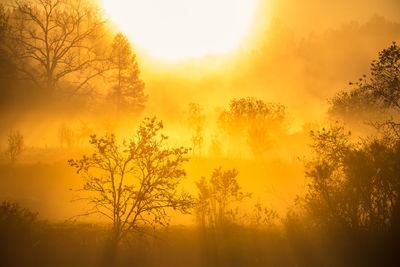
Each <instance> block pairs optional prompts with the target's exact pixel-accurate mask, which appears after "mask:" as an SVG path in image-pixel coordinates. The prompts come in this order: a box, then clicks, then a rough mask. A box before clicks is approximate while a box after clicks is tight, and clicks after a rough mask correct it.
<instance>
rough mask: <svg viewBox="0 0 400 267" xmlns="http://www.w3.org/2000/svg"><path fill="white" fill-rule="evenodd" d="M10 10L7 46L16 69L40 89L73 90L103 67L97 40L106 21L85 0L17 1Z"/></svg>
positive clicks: (69, 92)
mask: <svg viewBox="0 0 400 267" xmlns="http://www.w3.org/2000/svg"><path fill="white" fill-rule="evenodd" d="M11 14H12V16H11V17H10V29H9V31H8V34H7V36H8V42H7V43H8V49H9V51H10V52H11V53H12V55H13V58H14V60H15V63H16V66H17V69H18V70H19V72H20V73H21V74H22V75H23V76H24V77H25V78H26V79H29V80H30V81H31V82H33V83H34V84H35V85H36V87H37V88H39V89H42V90H44V93H45V94H44V95H53V94H54V92H56V91H57V92H59V93H61V94H63V95H67V96H69V97H71V96H74V95H76V94H77V93H78V92H80V91H81V90H82V89H83V88H84V87H85V86H86V85H88V83H89V81H91V80H92V79H93V78H94V77H96V76H98V75H99V74H101V73H102V72H104V71H105V70H106V68H105V66H106V64H105V61H104V57H103V55H101V50H100V47H99V46H98V45H96V42H98V39H99V36H100V34H101V32H102V29H103V25H104V21H103V20H102V19H101V18H100V14H99V12H98V10H97V9H96V8H94V7H93V6H90V5H89V4H88V3H87V2H85V1H80V0H76V1H75V0H72V1H69V0H32V1H15V4H14V7H13V9H12V11H11ZM65 84H68V86H64V87H63V85H65ZM86 93H87V92H86Z"/></svg>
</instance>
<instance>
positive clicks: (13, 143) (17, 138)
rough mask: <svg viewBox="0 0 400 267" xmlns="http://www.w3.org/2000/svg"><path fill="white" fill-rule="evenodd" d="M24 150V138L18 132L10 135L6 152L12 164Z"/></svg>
mask: <svg viewBox="0 0 400 267" xmlns="http://www.w3.org/2000/svg"><path fill="white" fill-rule="evenodd" d="M23 150H24V137H23V136H22V135H21V133H20V132H19V131H18V130H17V131H12V132H10V133H9V135H8V148H7V150H6V155H7V157H8V158H9V160H10V162H11V163H12V164H14V163H15V162H16V161H17V159H18V157H19V156H20V155H21V153H22V151H23Z"/></svg>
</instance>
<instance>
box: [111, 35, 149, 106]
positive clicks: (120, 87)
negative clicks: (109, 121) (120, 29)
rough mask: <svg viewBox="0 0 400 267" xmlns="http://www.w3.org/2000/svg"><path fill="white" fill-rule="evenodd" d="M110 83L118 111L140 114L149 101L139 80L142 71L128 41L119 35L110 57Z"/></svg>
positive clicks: (113, 102)
mask: <svg viewBox="0 0 400 267" xmlns="http://www.w3.org/2000/svg"><path fill="white" fill-rule="evenodd" d="M109 61H110V70H111V73H110V78H109V80H110V83H111V84H112V87H111V89H110V92H109V93H108V97H109V99H110V100H111V103H112V104H113V105H114V106H115V108H116V110H117V111H125V112H126V111H128V112H129V111H130V112H136V113H137V112H139V111H141V110H143V108H144V104H145V102H146V101H147V98H148V97H147V95H145V94H144V87H145V84H144V82H143V81H142V80H141V79H140V78H139V74H140V70H139V66H138V63H137V62H136V55H135V54H133V52H132V48H131V44H130V43H129V41H128V39H127V38H126V37H125V36H124V35H123V34H122V33H118V34H117V35H116V36H115V37H114V41H113V43H112V46H111V55H110V59H109Z"/></svg>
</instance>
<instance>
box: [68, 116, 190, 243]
mask: <svg viewBox="0 0 400 267" xmlns="http://www.w3.org/2000/svg"><path fill="white" fill-rule="evenodd" d="M162 128H163V124H162V122H160V121H157V120H156V119H155V118H152V119H150V118H146V119H145V120H144V121H143V122H142V123H141V124H140V126H139V129H138V131H137V133H136V135H135V136H134V137H132V139H130V140H129V141H124V142H123V143H122V144H119V143H118V142H117V140H116V139H115V136H114V135H106V136H104V137H100V138H99V137H97V136H95V135H93V136H92V137H91V141H90V143H91V144H92V145H93V147H94V149H95V153H93V154H92V155H91V156H83V158H82V159H80V160H70V161H69V164H70V165H71V166H72V167H75V168H76V169H77V171H78V173H81V174H82V175H83V176H84V179H85V184H84V187H83V190H84V191H86V192H88V193H89V196H88V197H87V200H88V201H89V205H90V206H91V210H89V211H88V214H100V215H102V216H104V217H105V218H108V219H110V220H111V221H112V223H113V231H112V232H113V240H114V242H116V243H118V242H119V241H120V240H121V239H122V238H124V237H126V235H127V233H129V232H130V231H134V230H139V229H140V228H141V227H144V226H146V225H153V226H155V225H166V224H168V218H169V217H168V216H167V209H174V210H177V211H180V212H182V213H188V212H189V209H190V208H191V206H192V204H193V201H192V198H191V197H190V195H188V194H186V193H180V192H178V186H179V183H180V181H181V179H182V178H183V177H184V176H185V175H186V173H185V170H184V169H183V168H182V164H183V163H184V162H185V161H187V160H188V158H187V153H188V149H186V148H183V147H179V148H168V147H166V140H167V137H166V136H165V135H163V134H161V133H160V130H161V129H162Z"/></svg>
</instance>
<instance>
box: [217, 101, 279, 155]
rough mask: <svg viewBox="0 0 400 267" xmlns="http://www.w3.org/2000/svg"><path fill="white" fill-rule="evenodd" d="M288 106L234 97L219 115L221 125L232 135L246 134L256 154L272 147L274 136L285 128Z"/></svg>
mask: <svg viewBox="0 0 400 267" xmlns="http://www.w3.org/2000/svg"><path fill="white" fill-rule="evenodd" d="M285 119H286V108H285V107H284V106H283V105H280V104H273V103H265V102H264V101H262V100H259V99H256V98H252V97H248V98H241V99H234V100H232V101H231V103H230V105H229V108H228V109H227V110H224V111H223V112H222V113H221V115H220V117H219V125H220V126H221V127H222V128H223V129H225V130H226V131H227V132H228V133H229V134H230V135H231V136H242V135H243V134H244V135H246V139H247V144H248V145H249V147H250V148H251V150H252V151H253V153H254V154H255V155H261V154H262V153H264V152H265V151H267V150H268V149H270V148H271V146H272V143H273V136H274V135H276V134H278V133H281V132H282V131H283V130H284V127H285V126H284V122H285Z"/></svg>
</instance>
